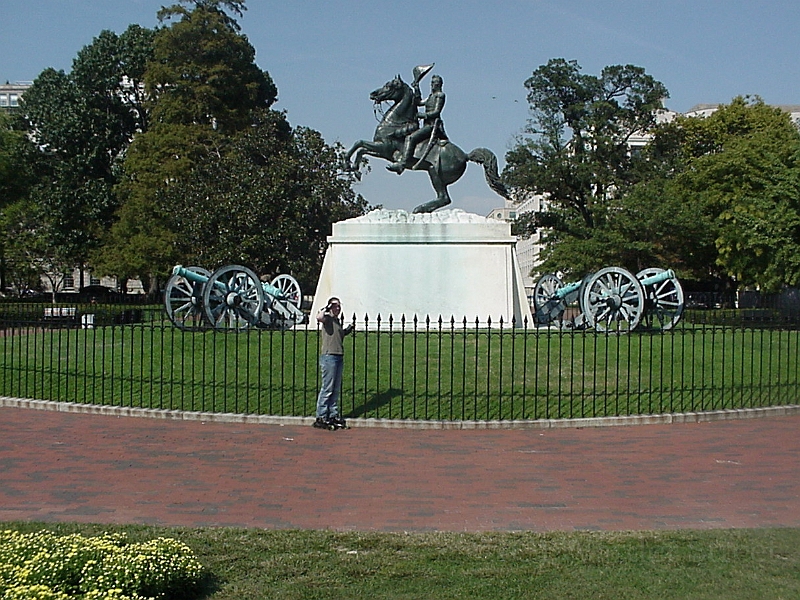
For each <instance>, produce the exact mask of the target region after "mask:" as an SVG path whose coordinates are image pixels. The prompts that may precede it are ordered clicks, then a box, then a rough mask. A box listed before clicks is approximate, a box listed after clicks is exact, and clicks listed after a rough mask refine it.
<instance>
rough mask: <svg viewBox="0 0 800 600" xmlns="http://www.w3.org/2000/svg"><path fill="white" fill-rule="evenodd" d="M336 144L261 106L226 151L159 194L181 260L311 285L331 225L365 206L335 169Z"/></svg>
mask: <svg viewBox="0 0 800 600" xmlns="http://www.w3.org/2000/svg"><path fill="white" fill-rule="evenodd" d="M342 150H343V149H342V148H341V147H340V146H336V147H331V146H328V145H327V144H326V143H325V142H324V140H323V139H322V137H321V136H320V134H319V133H318V132H316V131H313V130H311V129H308V128H303V127H298V128H296V129H291V128H290V127H289V124H288V123H287V122H286V120H285V118H284V116H283V114H282V113H278V112H275V111H264V112H263V113H262V114H261V118H259V119H258V120H257V123H256V124H255V126H253V127H250V128H248V129H246V130H244V131H242V132H241V133H240V134H239V135H237V136H236V137H235V138H234V139H233V140H232V142H231V144H230V147H229V148H228V149H227V151H226V152H225V154H224V155H219V154H217V153H215V152H209V153H207V154H206V156H205V157H203V159H202V160H200V161H198V163H197V165H196V166H195V168H194V169H193V170H192V173H191V177H188V178H185V179H183V180H182V181H181V182H180V183H178V184H177V185H175V186H168V187H167V188H166V190H165V192H164V194H163V196H162V198H161V199H162V201H163V203H164V204H166V205H169V206H172V207H173V213H172V215H171V219H173V222H174V226H175V229H176V231H179V232H180V233H179V234H178V236H177V239H176V243H177V246H178V248H179V249H180V252H181V254H182V255H183V257H184V259H185V260H186V261H188V262H189V263H191V264H197V265H204V266H207V267H211V266H219V265H222V264H227V263H237V264H246V265H249V266H251V267H252V268H254V269H255V270H256V271H257V272H259V273H262V274H277V273H292V274H293V275H295V277H297V278H298V279H299V280H300V282H301V285H302V286H303V287H304V288H305V289H308V288H309V287H310V286H313V285H314V284H315V283H316V279H317V277H318V275H319V271H320V269H321V266H322V258H323V255H324V251H325V247H326V237H327V236H328V235H329V234H330V224H331V223H332V222H334V221H339V220H342V219H346V218H350V217H354V216H358V215H361V214H363V213H364V211H365V210H366V208H367V204H366V202H365V201H364V200H363V198H361V197H360V196H356V194H354V193H353V191H352V177H353V176H352V174H349V173H348V174H346V175H345V174H342V173H341V170H340V169H339V166H340V165H341V164H343V162H344V158H343V155H342Z"/></svg>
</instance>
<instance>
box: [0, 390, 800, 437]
mask: <svg viewBox="0 0 800 600" xmlns="http://www.w3.org/2000/svg"><path fill="white" fill-rule="evenodd" d="M0 408H27V409H34V410H50V411H58V412H69V413H78V414H96V415H107V416H115V417H139V418H150V419H170V420H177V421H209V422H217V423H252V424H260V425H311V424H312V423H313V422H314V417H278V416H269V415H243V414H236V413H211V412H193V411H183V410H161V409H155V408H128V407H124V406H107V405H97V404H77V403H72V402H53V401H50V400H29V399H24V398H9V397H4V396H0ZM790 415H800V405H797V404H789V405H786V406H768V407H763V408H734V409H724V410H713V411H707V412H688V413H667V414H661V415H630V416H622V417H591V418H580V419H537V420H519V421H513V420H512V421H425V420H411V419H358V418H356V419H349V420H348V423H349V424H350V426H352V427H354V428H355V427H376V428H383V429H565V428H582V427H618V426H631V425H667V424H671V423H707V422H711V421H731V420H736V419H757V418H763V417H782V416H790Z"/></svg>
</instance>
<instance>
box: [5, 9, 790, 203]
mask: <svg viewBox="0 0 800 600" xmlns="http://www.w3.org/2000/svg"><path fill="white" fill-rule="evenodd" d="M168 4H171V2H170V0H167V1H161V0H25V1H24V2H19V1H15V0H0V39H2V41H3V49H4V51H3V52H0V81H2V82H3V83H4V82H5V81H10V82H15V81H32V80H34V79H35V78H36V77H37V76H38V75H39V73H40V72H41V71H42V70H43V69H45V68H47V67H53V68H55V69H63V70H64V71H69V70H70V69H71V65H72V60H73V59H74V58H75V56H76V54H77V52H78V51H79V50H80V49H81V48H82V47H83V46H85V45H87V44H90V43H91V42H92V40H93V39H94V38H95V37H96V36H97V35H98V34H99V33H100V32H101V31H103V30H106V29H107V30H111V31H114V32H116V33H122V32H123V31H124V30H125V29H126V28H127V26H128V25H129V24H132V23H137V24H139V25H142V26H144V27H155V26H156V25H157V24H158V20H157V17H156V13H157V12H158V9H159V8H160V7H161V6H163V5H168ZM247 8H248V10H247V11H246V12H245V13H244V15H243V17H241V18H239V24H240V25H241V28H242V33H244V34H245V35H246V36H247V37H248V39H249V40H250V43H251V44H252V45H253V47H254V48H255V50H256V62H257V64H258V65H259V67H260V68H261V69H263V70H265V71H268V72H269V73H270V75H271V76H272V78H273V80H274V81H275V84H276V85H277V87H278V94H279V99H278V102H277V104H276V106H275V108H278V109H280V110H285V111H286V113H287V116H288V119H289V121H290V123H291V124H292V125H294V126H298V125H300V126H305V127H310V128H312V129H316V130H317V131H319V132H320V133H321V134H322V135H323V137H324V138H325V140H326V141H327V142H328V143H330V144H332V143H334V142H340V143H341V144H342V145H344V146H345V147H350V146H351V145H352V144H353V143H354V142H355V141H356V140H359V139H372V136H373V133H374V130H375V127H376V125H377V121H376V119H375V115H374V111H373V105H372V102H371V101H370V99H369V92H370V91H372V90H373V89H376V88H378V87H380V86H381V85H383V83H385V82H386V81H388V80H390V79H392V78H393V77H394V76H395V75H397V74H400V75H401V76H402V77H403V79H404V80H405V81H407V82H410V81H411V80H412V69H413V68H414V66H415V65H423V64H430V63H434V62H435V63H436V66H435V68H434V70H433V71H432V73H431V74H434V73H435V74H439V75H440V76H441V77H442V78H443V80H444V91H445V93H446V94H447V101H446V106H445V109H444V112H443V113H442V116H443V120H444V123H445V125H446V128H447V133H448V136H449V137H450V139H451V141H453V142H454V143H455V144H457V145H458V146H460V147H461V148H462V149H464V150H465V151H467V152H469V151H470V150H472V149H473V148H476V147H479V146H480V147H486V148H489V149H491V150H492V151H494V153H495V154H497V156H498V159H499V162H500V167H501V169H502V167H503V166H504V165H505V160H504V157H505V154H506V152H508V150H509V149H511V148H512V147H513V146H514V144H515V142H516V140H518V139H519V136H520V134H521V133H522V132H523V130H524V127H525V125H526V122H527V120H528V117H529V113H528V105H527V102H526V90H525V87H524V83H525V80H526V79H527V78H528V77H530V75H531V74H532V72H533V71H534V70H536V69H537V68H538V67H539V66H541V65H543V64H545V63H547V61H548V60H550V59H551V58H565V59H567V60H576V61H577V62H578V64H580V66H581V67H582V69H583V72H584V73H587V74H593V75H596V74H599V73H600V71H601V70H602V69H603V67H605V66H607V65H612V64H633V65H637V66H640V67H643V68H644V69H645V70H646V72H647V73H648V74H650V75H652V76H653V77H655V78H656V79H657V80H659V81H661V82H662V83H663V84H664V85H665V86H666V87H667V89H668V90H669V92H670V97H669V98H668V99H667V100H666V106H667V108H669V109H671V110H674V111H678V112H686V111H688V110H689V109H690V108H692V107H693V106H695V105H696V104H701V103H702V104H706V103H727V102H730V101H731V99H732V98H734V97H736V96H738V95H758V96H761V97H762V98H763V99H764V101H765V102H768V103H770V104H794V105H800V86H799V85H798V84H800V47H799V46H800V43H799V42H800V2H798V1H797V0H791V1H789V0H770V1H765V0H693V1H685V0H670V1H668V2H647V1H644V0H613V1H612V0H557V1H556V0H494V1H488V0H480V1H477V0H458V1H455V0H454V1H451V0H428V1H427V2H422V1H419V0H404V1H393V2H389V1H386V0H351V1H346V0H323V1H317V0H303V1H293V0H283V1H280V2H278V1H273V0H247ZM430 77H431V75H428V76H427V77H426V79H425V80H424V81H423V83H422V91H423V93H424V94H426V93H427V92H428V91H429V89H430V87H429V86H430ZM386 164H387V163H386V162H384V161H382V160H380V159H371V161H370V165H371V167H372V169H371V172H369V173H367V174H365V175H364V177H363V178H362V181H361V183H360V184H358V185H357V186H356V191H357V192H359V193H361V194H362V195H363V196H364V197H365V198H366V199H367V200H368V201H369V202H370V203H372V204H373V205H377V204H381V205H383V206H384V207H385V208H393V209H405V210H411V209H412V208H413V207H414V206H416V205H417V204H420V203H422V202H425V201H427V200H430V199H432V198H433V196H434V194H433V189H432V188H431V185H430V182H429V180H428V176H427V174H426V173H424V172H406V173H404V174H403V175H402V176H398V175H396V174H394V173H390V172H388V171H386V169H385V166H386ZM450 195H451V197H452V198H453V205H452V208H461V209H463V210H467V211H469V212H475V213H478V214H487V213H488V212H489V211H490V210H491V209H492V208H494V207H498V206H502V205H503V202H502V199H501V198H500V197H499V196H497V195H495V194H494V193H493V192H492V191H491V190H490V189H489V188H488V186H487V185H486V183H485V181H484V179H483V170H482V168H481V167H480V166H479V165H476V164H470V165H469V167H468V168H467V172H466V174H465V175H464V176H463V177H462V178H461V179H460V180H459V181H458V182H456V183H455V184H453V185H451V186H450Z"/></svg>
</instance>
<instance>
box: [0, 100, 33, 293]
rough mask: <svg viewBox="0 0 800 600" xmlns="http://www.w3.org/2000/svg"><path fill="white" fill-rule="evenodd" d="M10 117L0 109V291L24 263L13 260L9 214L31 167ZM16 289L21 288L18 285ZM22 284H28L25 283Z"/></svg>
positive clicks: (23, 191)
mask: <svg viewBox="0 0 800 600" xmlns="http://www.w3.org/2000/svg"><path fill="white" fill-rule="evenodd" d="M13 121H14V119H13V118H12V117H11V116H10V115H8V114H7V113H5V112H3V111H0V294H2V293H3V291H4V290H5V289H6V287H7V286H8V285H9V282H10V281H14V280H17V279H19V278H18V277H17V274H18V272H19V271H20V269H22V271H25V272H26V273H27V269H26V268H24V265H20V264H18V263H17V262H16V261H14V260H13V258H12V256H11V255H10V254H11V247H12V246H13V244H14V243H15V242H16V241H17V238H16V237H15V236H14V233H13V231H12V227H11V223H13V221H14V219H13V218H12V217H11V212H13V210H14V207H15V206H17V205H18V204H19V203H20V201H21V200H22V199H23V198H25V197H26V195H27V193H28V189H29V187H30V185H31V170H30V168H29V164H28V163H27V162H26V161H25V159H24V157H25V148H26V146H29V142H28V140H27V138H26V137H25V133H24V131H20V130H19V129H18V128H15V127H14V124H13ZM14 287H16V289H18V290H19V289H21V287H20V286H19V285H16V283H15V286H14ZM24 287H28V286H27V285H26V286H24Z"/></svg>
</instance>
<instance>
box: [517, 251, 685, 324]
mask: <svg viewBox="0 0 800 600" xmlns="http://www.w3.org/2000/svg"><path fill="white" fill-rule="evenodd" d="M576 300H577V301H578V303H579V306H580V311H581V312H580V314H579V315H578V316H577V317H575V318H574V319H573V320H572V321H571V322H570V326H572V327H575V328H580V329H584V328H589V327H593V328H594V329H595V330H597V331H603V332H609V333H617V334H621V333H628V332H629V331H633V330H634V329H636V328H637V327H639V326H641V327H642V328H643V329H648V330H661V331H666V330H668V329H671V328H672V327H674V326H675V325H676V324H677V323H678V321H679V320H680V318H681V315H682V313H683V306H684V297H683V288H682V287H681V284H680V281H678V278H677V277H676V276H675V273H674V271H672V270H671V269H667V270H665V269H659V268H649V269H644V270H643V271H640V272H639V273H637V274H636V275H635V276H634V275H633V274H632V273H631V272H630V271H628V270H626V269H623V268H620V267H606V268H604V269H601V270H600V271H598V272H597V273H594V274H593V275H589V276H588V277H585V278H584V279H582V280H581V281H574V282H571V283H566V284H565V283H563V282H562V281H561V280H560V279H559V278H558V276H556V275H554V274H547V275H544V276H542V277H541V278H540V279H539V281H537V282H536V286H535V288H534V293H533V304H534V320H535V322H536V324H537V325H549V324H551V323H554V322H558V321H560V320H561V318H562V316H563V314H564V312H565V311H566V309H567V306H569V305H570V304H573V303H574V302H575V301H576Z"/></svg>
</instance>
